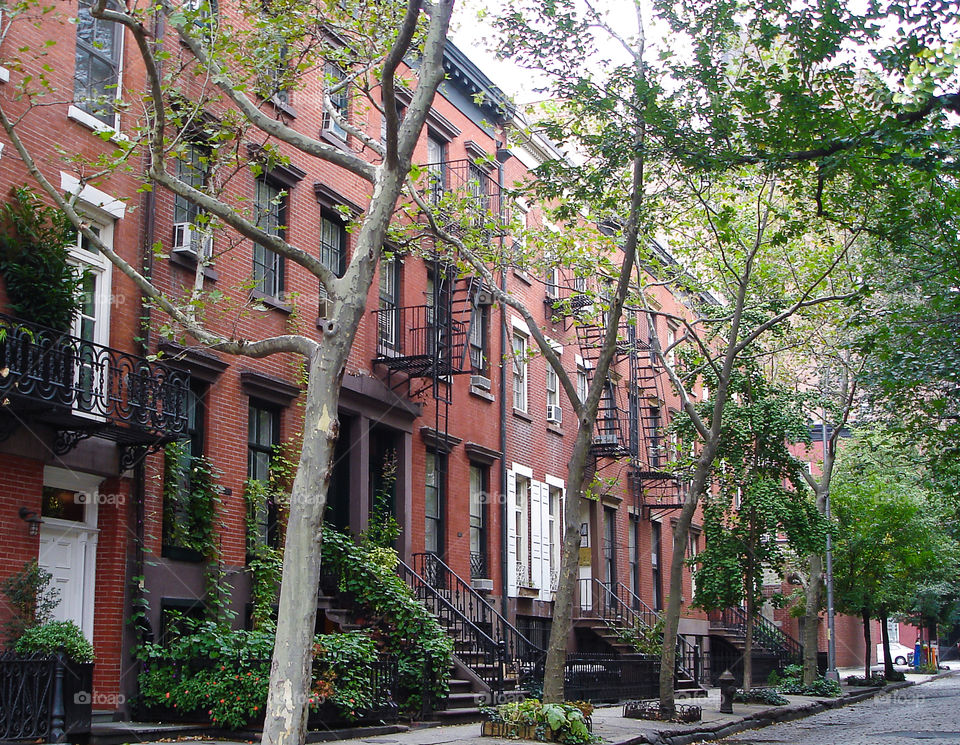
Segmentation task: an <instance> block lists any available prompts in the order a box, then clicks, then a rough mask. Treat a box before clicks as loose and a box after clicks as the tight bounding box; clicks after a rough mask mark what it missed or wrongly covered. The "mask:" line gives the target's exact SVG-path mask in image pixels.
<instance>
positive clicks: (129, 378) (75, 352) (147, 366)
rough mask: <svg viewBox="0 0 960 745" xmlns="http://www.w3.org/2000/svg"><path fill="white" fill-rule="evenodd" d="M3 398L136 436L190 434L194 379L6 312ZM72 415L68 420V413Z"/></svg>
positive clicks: (2, 318) (1, 333)
mask: <svg viewBox="0 0 960 745" xmlns="http://www.w3.org/2000/svg"><path fill="white" fill-rule="evenodd" d="M0 371H2V374H0V399H2V400H3V402H4V404H5V405H10V406H11V407H13V409H16V408H17V407H18V406H23V405H27V406H29V407H30V408H31V409H33V410H36V411H40V412H48V413H49V414H51V415H54V416H59V417H60V421H61V422H63V423H65V422H67V421H68V419H67V418H66V417H70V418H71V419H72V421H73V423H74V424H78V423H79V424H80V425H83V426H94V425H96V424H97V423H98V422H102V423H109V424H112V425H122V427H124V428H126V429H127V430H129V431H130V432H131V436H130V437H126V438H118V439H126V440H131V441H134V440H137V439H138V437H137V432H139V433H145V434H149V435H154V436H156V435H176V434H181V433H183V432H184V431H186V427H187V407H186V401H187V392H188V390H189V388H190V376H189V375H187V374H186V373H183V372H179V371H176V370H172V369H171V368H169V367H167V366H166V365H163V364H160V363H157V362H150V361H148V360H146V359H144V358H142V357H138V356H136V355H133V354H128V353H126V352H121V351H119V350H116V349H111V348H110V347H105V346H102V345H100V344H95V343H94V342H92V341H87V340H85V339H81V338H78V337H75V336H70V335H69V334H65V333H62V332H59V331H55V330H53V329H48V328H45V327H43V326H38V325H36V324H32V323H29V322H27V321H23V320H20V319H17V318H14V317H12V316H8V315H5V314H0ZM65 415H66V416H65Z"/></svg>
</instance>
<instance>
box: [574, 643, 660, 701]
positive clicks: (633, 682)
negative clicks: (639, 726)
mask: <svg viewBox="0 0 960 745" xmlns="http://www.w3.org/2000/svg"><path fill="white" fill-rule="evenodd" d="M659 686H660V658H659V657H657V656H655V655H624V656H622V657H620V656H614V655H603V654H570V655H567V663H566V667H565V670H564V683H563V688H564V697H565V698H566V699H568V700H571V701H622V700H624V699H639V698H654V697H655V696H657V695H658V691H659Z"/></svg>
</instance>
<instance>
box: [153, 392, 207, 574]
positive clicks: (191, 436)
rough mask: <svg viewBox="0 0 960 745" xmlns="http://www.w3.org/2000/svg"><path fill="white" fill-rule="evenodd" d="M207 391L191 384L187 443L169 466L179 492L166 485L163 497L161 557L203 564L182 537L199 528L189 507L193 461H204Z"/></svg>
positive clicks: (187, 406)
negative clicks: (194, 523) (178, 457)
mask: <svg viewBox="0 0 960 745" xmlns="http://www.w3.org/2000/svg"><path fill="white" fill-rule="evenodd" d="M206 391H207V386H206V385H205V384H204V383H202V382H201V381H199V380H191V381H190V388H189V389H188V390H187V400H186V409H187V431H186V434H187V439H186V441H182V444H181V449H180V459H179V462H177V463H168V464H166V467H167V468H170V467H173V468H175V469H176V478H177V479H178V481H179V485H178V486H179V488H177V489H176V490H175V491H172V487H173V485H172V484H168V483H165V489H164V495H163V548H162V553H163V556H167V557H169V558H172V559H189V560H194V561H200V560H201V559H202V558H203V557H202V556H201V555H200V554H199V553H197V552H195V551H191V550H190V549H189V548H185V546H184V540H183V537H184V536H185V535H186V533H187V532H190V531H192V529H193V528H194V527H199V526H194V525H193V524H192V520H191V515H190V512H189V510H188V509H187V505H188V504H189V499H190V493H191V491H192V490H193V483H192V474H193V461H194V460H195V459H196V458H201V457H203V450H204V430H205V429H206V417H205V415H204V414H205V411H206V403H205V398H206ZM165 481H166V479H165Z"/></svg>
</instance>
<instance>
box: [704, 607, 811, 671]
mask: <svg viewBox="0 0 960 745" xmlns="http://www.w3.org/2000/svg"><path fill="white" fill-rule="evenodd" d="M712 623H714V625H718V626H720V627H722V628H724V629H729V630H731V631H736V632H737V633H746V631H747V612H746V611H745V610H744V609H743V608H724V609H723V611H722V612H721V613H720V614H719V619H718V620H716V621H712ZM753 639H754V641H755V643H756V644H757V645H758V646H760V647H763V648H764V649H766V650H768V651H770V652H773V653H774V654H775V655H776V656H777V657H778V661H779V663H780V665H792V664H802V662H803V645H802V644H801V643H800V642H799V641H797V640H796V639H794V638H793V637H792V636H790V635H789V634H787V633H786V632H784V631H783V630H782V629H780V628H778V627H776V626H774V625H773V624H772V623H771V622H770V621H769V620H768V619H766V618H764V617H763V616H762V615H759V614H758V615H757V616H756V617H755V618H754V619H753Z"/></svg>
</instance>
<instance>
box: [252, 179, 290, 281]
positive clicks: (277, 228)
mask: <svg viewBox="0 0 960 745" xmlns="http://www.w3.org/2000/svg"><path fill="white" fill-rule="evenodd" d="M256 218H257V226H258V227H259V228H260V229H261V230H263V231H264V232H265V233H269V234H270V235H275V236H278V237H281V238H282V237H283V235H284V233H285V232H286V223H287V193H286V192H285V191H283V190H282V189H280V188H279V187H278V186H276V185H274V184H273V183H271V182H270V181H267V180H265V179H257V193H256ZM253 279H254V281H255V282H256V287H257V289H258V290H260V292H262V293H263V294H265V295H269V296H270V297H275V298H280V297H281V296H282V294H283V257H282V256H280V254H278V253H276V252H275V251H271V250H270V249H269V248H266V247H265V246H261V245H260V244H259V243H255V244H254V245H253Z"/></svg>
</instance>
